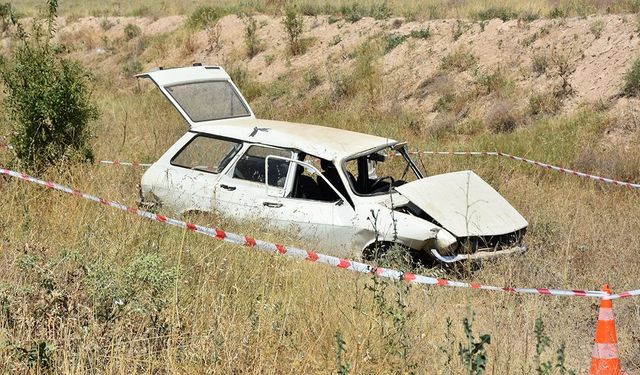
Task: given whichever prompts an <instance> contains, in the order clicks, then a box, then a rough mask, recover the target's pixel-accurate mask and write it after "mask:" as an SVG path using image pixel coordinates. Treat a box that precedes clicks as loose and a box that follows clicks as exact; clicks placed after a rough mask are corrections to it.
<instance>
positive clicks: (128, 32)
mask: <svg viewBox="0 0 640 375" xmlns="http://www.w3.org/2000/svg"><path fill="white" fill-rule="evenodd" d="M140 34H142V30H140V27H139V26H138V25H134V24H132V23H130V24H128V25H127V26H125V27H124V38H125V39H126V40H131V39H133V38H136V37H139V36H140Z"/></svg>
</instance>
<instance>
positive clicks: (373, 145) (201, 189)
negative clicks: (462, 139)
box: [138, 66, 528, 262]
mask: <svg viewBox="0 0 640 375" xmlns="http://www.w3.org/2000/svg"><path fill="white" fill-rule="evenodd" d="M138 77H141V78H150V79H151V80H153V82H154V83H155V84H156V85H157V86H158V88H159V89H160V91H162V93H163V94H164V95H165V96H166V97H167V98H168V99H169V101H170V102H171V103H172V104H173V105H174V106H175V107H176V109H177V110H178V112H180V114H181V115H182V116H183V117H184V118H185V120H186V121H187V123H188V124H189V130H188V131H187V133H186V134H185V135H184V136H182V138H180V139H179V140H178V141H177V142H176V143H175V144H174V145H173V146H172V147H171V148H169V150H168V151H167V152H166V153H165V154H164V155H163V156H162V157H161V158H160V159H159V160H158V161H157V162H155V163H154V164H153V165H152V166H151V167H150V168H149V169H148V170H147V171H146V173H145V174H144V176H143V177H142V183H141V195H142V200H143V202H145V204H151V205H154V204H156V205H157V204H160V205H162V207H164V208H166V209H170V210H172V211H174V212H176V213H179V214H181V213H187V212H215V213H217V214H219V215H225V216H227V217H231V218H234V219H237V220H252V221H255V220H258V221H261V222H262V223H264V224H265V225H267V226H272V227H277V228H280V229H284V230H287V231H291V232H292V233H295V234H296V235H298V236H299V237H300V238H302V239H304V240H305V241H307V243H309V244H313V246H312V247H313V249H316V250H329V249H330V250H333V252H334V253H336V252H337V253H339V254H338V255H344V256H353V252H354V251H358V252H361V253H363V254H364V255H365V258H366V257H367V256H371V254H373V253H374V252H376V251H379V250H384V249H388V248H389V247H390V246H393V245H396V244H397V245H401V246H403V247H406V248H408V249H411V250H412V251H414V252H417V253H418V254H428V255H429V256H433V257H435V258H436V259H438V260H440V261H442V262H456V261H460V260H467V259H483V258H488V257H494V256H501V255H505V254H512V253H519V252H523V251H525V250H526V247H525V246H524V245H523V244H522V238H523V235H524V232H525V231H526V228H527V225H528V224H527V221H526V220H525V219H524V218H523V217H522V216H521V215H520V214H519V213H518V212H517V211H516V210H515V209H514V208H513V207H512V206H511V205H510V204H509V203H508V202H507V201H506V200H505V199H504V198H503V197H502V196H501V195H500V194H499V193H497V192H496V191H495V190H494V189H493V188H492V187H491V186H489V185H488V184H487V183H486V182H485V181H483V180H482V179H481V178H480V177H478V176H477V175H476V174H475V173H473V172H471V171H462V172H454V173H447V174H442V175H435V176H428V177H427V176H424V174H423V172H422V171H421V170H420V168H419V166H418V165H417V164H416V162H414V160H412V158H411V157H410V155H409V153H408V152H407V149H406V147H405V145H406V143H404V142H398V141H396V140H393V139H388V138H382V137H377V136H373V135H368V134H362V133H356V132H351V131H347V130H341V129H334V128H328V127H322V126H315V125H307V124H297V123H289V122H280V121H269V120H259V119H256V118H255V116H254V114H253V112H252V110H251V108H250V107H249V105H248V104H247V102H246V100H245V99H244V98H243V96H242V95H241V94H240V92H239V91H238V89H237V87H236V86H235V85H234V84H233V82H232V81H231V79H230V77H229V75H228V74H227V73H226V72H225V71H224V70H223V69H222V68H220V67H216V66H193V67H185V68H175V69H164V70H163V69H161V70H157V71H154V72H150V73H145V74H141V75H139V76H138Z"/></svg>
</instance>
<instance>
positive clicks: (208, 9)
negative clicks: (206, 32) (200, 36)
mask: <svg viewBox="0 0 640 375" xmlns="http://www.w3.org/2000/svg"><path fill="white" fill-rule="evenodd" d="M223 15H224V13H223V12H222V11H221V10H220V9H219V8H216V7H212V6H201V7H199V8H197V9H196V10H195V11H193V13H191V15H190V16H189V19H188V20H187V26H188V27H190V28H192V29H204V28H207V27H209V26H212V25H214V24H215V23H216V22H218V19H220V18H221V17H222V16H223Z"/></svg>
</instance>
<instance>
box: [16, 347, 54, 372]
mask: <svg viewBox="0 0 640 375" xmlns="http://www.w3.org/2000/svg"><path fill="white" fill-rule="evenodd" d="M55 351H56V346H55V344H53V343H51V342H48V341H38V342H34V343H33V344H32V345H31V346H29V347H27V348H23V347H16V348H15V352H16V355H17V356H18V359H19V360H21V361H22V362H24V363H26V365H27V366H28V367H29V368H34V367H35V368H38V369H43V370H49V369H52V368H53V355H54V354H55Z"/></svg>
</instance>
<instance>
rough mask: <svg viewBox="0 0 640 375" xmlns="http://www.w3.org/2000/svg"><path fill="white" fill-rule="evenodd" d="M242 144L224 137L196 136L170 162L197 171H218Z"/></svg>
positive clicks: (227, 162)
mask: <svg viewBox="0 0 640 375" xmlns="http://www.w3.org/2000/svg"><path fill="white" fill-rule="evenodd" d="M241 148H242V144H241V143H238V142H234V141H230V140H226V139H218V138H211V137H205V136H196V137H195V138H193V139H192V140H191V142H189V143H188V144H187V145H186V146H185V147H184V148H183V149H182V150H180V151H179V152H178V154H177V155H176V156H174V157H173V159H172V160H171V164H172V165H175V166H178V167H184V168H189V169H196V170H199V171H204V172H210V173H220V172H221V171H222V170H223V169H224V167H226V166H227V164H229V162H230V161H231V159H232V158H233V156H234V155H235V154H236V153H237V152H238V151H239V150H240V149H241Z"/></svg>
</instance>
